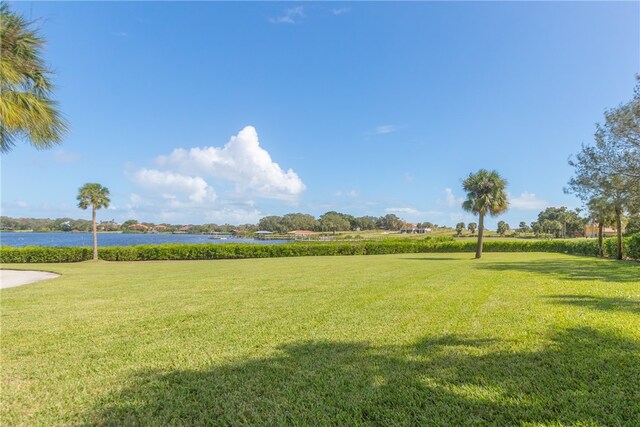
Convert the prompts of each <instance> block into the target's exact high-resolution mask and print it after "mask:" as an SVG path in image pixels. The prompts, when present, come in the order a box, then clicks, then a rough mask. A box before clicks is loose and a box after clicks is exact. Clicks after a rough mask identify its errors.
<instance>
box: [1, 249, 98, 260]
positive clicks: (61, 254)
mask: <svg viewBox="0 0 640 427" xmlns="http://www.w3.org/2000/svg"><path fill="white" fill-rule="evenodd" d="M92 257H93V249H92V248H86V247H83V248H79V247H63V248H61V247H48V246H25V247H21V248H12V247H8V246H3V247H2V248H0V262H1V263H7V262H14V263H25V262H28V263H36V262H78V261H86V260H89V259H91V258H92Z"/></svg>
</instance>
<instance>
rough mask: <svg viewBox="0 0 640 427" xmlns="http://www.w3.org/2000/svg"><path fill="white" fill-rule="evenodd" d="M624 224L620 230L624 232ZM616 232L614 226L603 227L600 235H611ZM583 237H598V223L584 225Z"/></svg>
mask: <svg viewBox="0 0 640 427" xmlns="http://www.w3.org/2000/svg"><path fill="white" fill-rule="evenodd" d="M624 229H625V227H624V225H623V226H622V232H623V233H624ZM616 234H617V230H616V229H615V227H603V228H602V235H603V236H604V237H613V236H615V235H616ZM584 235H585V237H598V224H587V225H585V227H584Z"/></svg>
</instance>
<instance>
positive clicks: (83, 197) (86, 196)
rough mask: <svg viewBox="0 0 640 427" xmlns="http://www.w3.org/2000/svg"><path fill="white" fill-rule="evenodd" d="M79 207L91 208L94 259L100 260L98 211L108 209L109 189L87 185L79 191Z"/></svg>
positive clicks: (97, 185)
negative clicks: (97, 227)
mask: <svg viewBox="0 0 640 427" xmlns="http://www.w3.org/2000/svg"><path fill="white" fill-rule="evenodd" d="M76 199H77V200H78V207H79V208H80V209H87V208H88V207H89V206H91V223H92V225H93V259H98V232H97V229H96V211H97V210H98V209H102V208H108V207H109V203H110V202H111V200H109V189H108V188H107V187H103V186H102V185H100V184H97V183H87V184H85V185H83V186H82V187H80V189H79V190H78V197H76Z"/></svg>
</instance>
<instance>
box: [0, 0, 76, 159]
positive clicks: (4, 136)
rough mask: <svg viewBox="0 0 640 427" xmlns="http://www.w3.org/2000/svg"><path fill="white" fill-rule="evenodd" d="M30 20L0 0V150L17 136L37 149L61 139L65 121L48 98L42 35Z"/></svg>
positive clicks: (9, 147)
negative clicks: (34, 28)
mask: <svg viewBox="0 0 640 427" xmlns="http://www.w3.org/2000/svg"><path fill="white" fill-rule="evenodd" d="M31 25H32V23H31V22H28V21H26V20H25V19H24V18H23V17H22V16H20V15H18V14H17V13H14V12H12V11H11V10H9V6H8V5H7V4H6V3H0V152H2V153H6V152H8V151H10V150H11V149H12V148H13V146H14V145H15V143H16V140H19V139H25V140H28V141H29V142H30V143H31V145H33V146H34V147H35V148H37V149H45V148H50V147H51V146H53V145H54V144H58V143H60V141H61V140H62V136H63V135H64V133H65V131H66V129H67V124H66V121H65V120H64V119H63V118H62V116H61V114H60V112H59V111H58V109H57V103H56V102H55V101H53V100H52V99H51V98H50V95H51V91H52V89H53V86H52V84H51V81H50V80H49V75H50V74H51V71H50V70H49V69H48V68H47V67H46V65H45V63H44V59H43V58H42V48H43V45H44V39H43V38H42V37H40V36H39V35H38V33H37V31H36V30H33V29H31V28H30V26H31Z"/></svg>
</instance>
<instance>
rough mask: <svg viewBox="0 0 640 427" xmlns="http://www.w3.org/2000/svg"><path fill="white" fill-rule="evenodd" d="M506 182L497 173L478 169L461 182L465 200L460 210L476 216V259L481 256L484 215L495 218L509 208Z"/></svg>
mask: <svg viewBox="0 0 640 427" xmlns="http://www.w3.org/2000/svg"><path fill="white" fill-rule="evenodd" d="M506 186H507V181H505V180H504V179H502V177H500V175H499V174H498V172H496V171H491V172H489V171H488V170H486V169H480V170H479V171H478V172H476V173H475V174H473V173H471V174H469V176H468V177H467V179H465V180H464V181H463V182H462V188H463V189H464V191H466V192H467V199H466V200H465V201H464V203H462V209H464V210H465V211H467V212H472V213H474V214H477V215H478V245H477V247H476V258H480V257H481V256H482V238H483V235H484V217H485V215H486V214H489V215H491V216H497V215H500V214H501V213H503V212H504V211H506V210H507V209H508V207H509V202H508V201H507V193H506V192H505V188H506Z"/></svg>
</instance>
